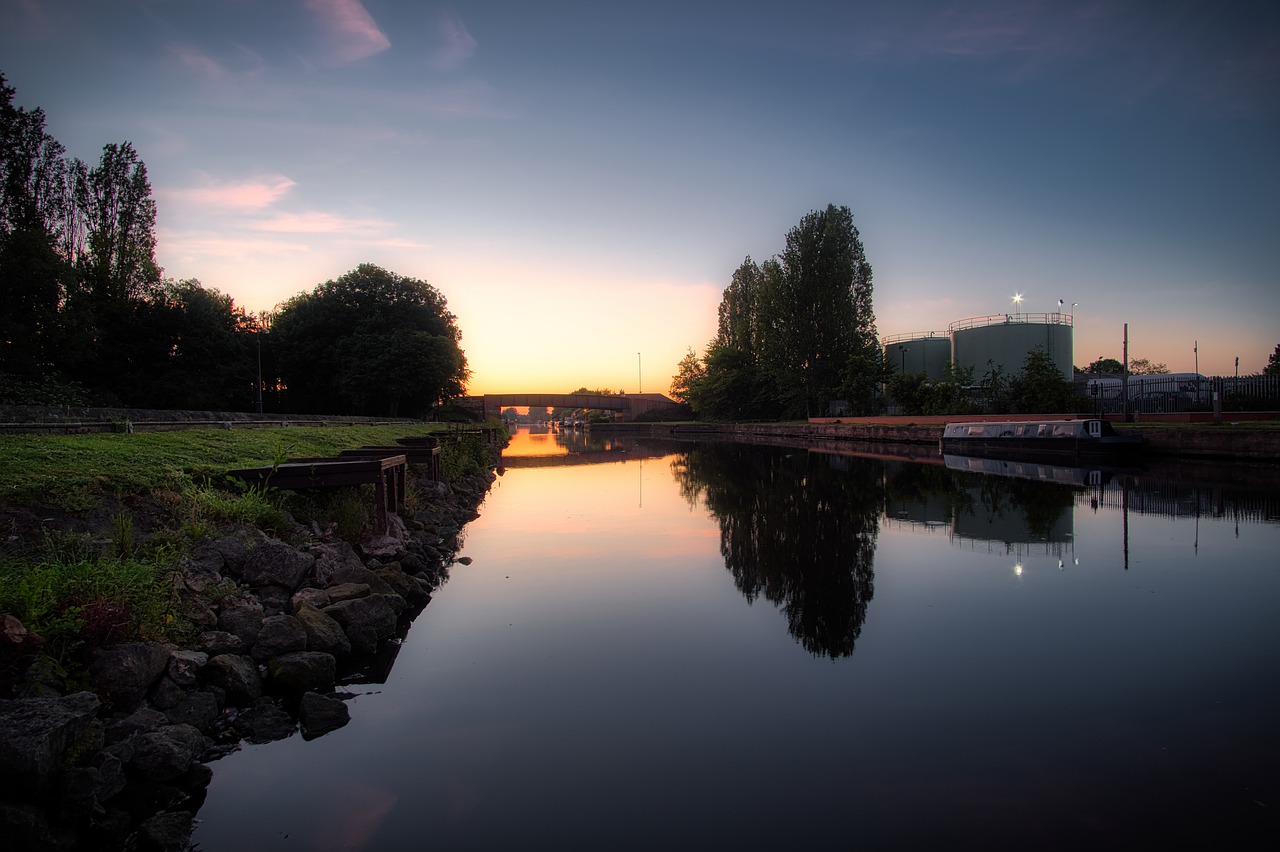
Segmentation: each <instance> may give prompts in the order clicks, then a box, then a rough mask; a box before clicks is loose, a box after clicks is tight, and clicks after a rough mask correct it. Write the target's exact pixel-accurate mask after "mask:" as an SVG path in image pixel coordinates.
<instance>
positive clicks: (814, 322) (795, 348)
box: [762, 204, 876, 416]
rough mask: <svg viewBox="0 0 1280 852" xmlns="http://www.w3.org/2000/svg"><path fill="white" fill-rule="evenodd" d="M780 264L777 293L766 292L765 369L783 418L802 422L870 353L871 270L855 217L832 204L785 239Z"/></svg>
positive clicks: (872, 326)
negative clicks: (856, 358) (860, 356)
mask: <svg viewBox="0 0 1280 852" xmlns="http://www.w3.org/2000/svg"><path fill="white" fill-rule="evenodd" d="M780 260H781V266H782V275H781V278H780V279H779V280H778V281H777V282H776V284H777V285H780V286H776V285H775V286H772V287H768V288H767V290H766V294H765V298H764V307H763V311H762V312H763V315H764V317H765V326H766V327H767V328H768V332H767V334H768V335H769V336H770V337H771V338H772V339H771V341H770V343H771V345H770V346H768V347H766V352H767V358H768V364H769V367H770V368H771V370H772V371H773V372H774V373H775V376H776V377H777V379H778V380H779V388H778V390H779V393H780V396H781V397H783V401H784V404H785V405H786V408H787V413H788V414H790V415H793V416H799V415H805V416H808V415H810V414H812V413H813V412H815V411H821V410H825V408H826V404H827V403H828V402H829V401H830V400H831V399H832V398H834V397H835V396H836V395H837V394H839V392H840V390H839V389H840V386H841V385H842V384H844V383H845V381H846V379H847V376H846V375H845V371H846V369H847V368H848V366H849V361H850V356H851V355H852V354H853V353H854V352H856V351H858V350H859V349H862V348H864V347H866V346H869V345H875V339H876V333H875V316H874V314H873V312H872V306H871V265H870V264H869V263H867V259H866V254H865V252H864V250H863V248H862V242H861V240H860V239H859V235H858V229H857V228H855V227H854V225H853V213H852V212H851V211H850V210H849V208H848V207H836V206H835V205H833V204H829V205H827V208H826V210H823V211H816V210H815V211H813V212H810V213H809V214H808V215H806V216H805V217H804V218H802V219H801V220H800V223H799V224H798V225H796V226H795V227H794V228H792V229H791V230H790V231H789V232H788V233H787V238H786V248H785V249H784V250H783V253H782V256H781V258H780ZM766 280H768V279H766Z"/></svg>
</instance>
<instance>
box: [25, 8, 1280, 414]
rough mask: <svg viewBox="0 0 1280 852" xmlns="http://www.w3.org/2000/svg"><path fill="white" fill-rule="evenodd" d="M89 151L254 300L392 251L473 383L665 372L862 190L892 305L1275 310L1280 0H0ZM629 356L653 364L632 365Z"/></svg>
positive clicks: (1158, 332) (1222, 339) (54, 120)
mask: <svg viewBox="0 0 1280 852" xmlns="http://www.w3.org/2000/svg"><path fill="white" fill-rule="evenodd" d="M0 20H2V21H3V22H4V25H3V27H0V72H3V73H4V74H5V75H6V77H7V78H8V81H9V84H10V85H12V86H14V87H15V88H16V90H17V102H18V104H20V105H22V106H27V107H37V106H38V107H42V108H43V109H44V110H45V112H46V114H47V116H48V129H49V131H50V132H51V133H52V134H53V135H54V136H55V137H56V138H57V139H58V140H59V141H61V142H62V143H63V144H64V145H65V146H66V147H67V149H68V152H69V154H70V155H72V156H76V157H79V158H80V159H83V160H85V161H87V162H89V163H94V162H96V160H97V158H98V156H99V154H100V152H101V148H102V146H103V145H105V144H107V143H110V142H121V141H125V140H128V141H130V142H132V143H133V144H134V146H135V147H136V148H137V150H138V152H139V154H140V155H141V157H142V159H143V160H144V161H145V163H146V164H147V168H148V171H149V174H150V178H151V184H152V188H153V191H154V193H155V196H156V199H157V203H158V205H159V221H158V238H159V248H158V259H159V261H160V263H161V265H162V266H163V267H164V270H165V275H166V276H169V277H173V278H179V279H181V278H197V279H199V280H200V281H201V282H202V283H203V284H204V285H205V286H208V287H215V288H217V289H219V290H222V291H223V292H226V293H229V294H230V295H232V296H233V297H234V298H235V300H236V302H237V303H238V304H240V305H242V306H244V307H246V308H248V309H250V310H266V309H270V308H272V307H273V306H274V305H276V304H277V303H279V302H281V301H282V300H284V299H287V298H288V297H290V296H292V295H294V294H296V293H298V292H301V291H304V290H310V289H311V288H313V287H314V286H315V285H316V284H318V283H320V282H322V281H324V280H326V279H331V278H336V277H338V276H339V275H341V274H343V273H344V272H347V271H349V270H351V269H353V268H354V267H355V266H356V265H357V264H359V263H362V262H370V263H376V264H378V265H380V266H383V267H386V268H387V269H390V270H392V271H394V272H397V273H399V274H401V275H408V276H412V277H415V278H423V279H426V280H428V281H430V282H431V283H432V284H433V285H434V286H435V287H436V288H438V289H439V290H440V291H441V292H442V293H443V294H444V295H445V296H446V298H447V299H448V301H449V305H450V308H451V309H452V310H453V311H454V312H455V313H456V314H457V317H458V325H459V327H460V328H461V329H462V333H463V340H462V345H463V348H464V349H465V351H466V353H467V357H468V360H469V362H470V366H471V368H472V370H473V374H474V375H473V379H472V382H471V386H470V390H471V391H472V392H477V393H480V392H516V391H529V392H533V391H541V392H550V391H566V390H572V389H574V388H577V387H579V386H582V385H585V386H587V387H592V388H594V387H608V388H612V389H615V390H617V389H623V390H626V391H628V392H634V391H636V390H637V389H639V390H643V391H646V392H652V391H665V390H666V389H667V387H668V386H669V384H670V380H671V375H672V373H674V372H675V368H676V363H677V361H678V360H679V359H680V357H681V356H682V355H683V354H684V352H685V349H686V347H693V348H694V349H695V350H696V351H699V352H701V351H702V349H703V347H704V346H705V344H706V343H707V341H708V340H709V339H710V338H711V337H712V336H713V335H714V333H715V321H716V305H717V303H718V302H719V298H720V293H721V291H722V290H723V288H724V287H725V285H727V284H728V282H729V278H730V276H731V274H732V273H733V270H734V269H735V268H736V267H737V266H738V264H739V263H740V262H741V261H742V259H743V257H744V256H745V255H751V256H752V257H754V258H755V259H756V260H764V259H766V258H768V257H769V256H771V255H773V254H776V253H779V252H781V251H782V249H783V247H784V238H785V234H786V232H787V230H788V229H789V228H791V227H792V226H794V225H795V224H796V223H797V222H798V221H799V220H800V218H801V217H802V216H803V215H804V214H805V213H807V212H809V211H810V210H813V209H816V208H822V207H825V206H826V205H827V203H829V202H830V203H835V204H843V205H848V206H849V207H850V208H851V209H852V210H853V212H854V217H855V222H856V224H857V225H858V227H859V229H860V231H861V235H862V241H863V244H864V246H865V247H866V252H867V257H868V259H869V260H870V262H871V264H872V266H873V268H874V272H875V277H874V285H875V308H876V320H877V326H878V329H879V331H880V333H881V334H882V335H892V334H899V333H904V332H912V331H931V330H939V331H945V330H946V328H947V325H948V324H949V323H951V322H953V321H955V320H959V319H962V318H965V317H971V316H978V315H984V314H994V313H1003V312H1005V311H1009V310H1011V309H1012V305H1013V302H1012V297H1013V296H1014V295H1015V294H1018V293H1020V294H1023V298H1024V301H1023V302H1022V310H1023V311H1028V312H1048V311H1053V310H1056V308H1057V303H1058V300H1059V299H1062V300H1064V302H1065V304H1066V305H1067V306H1068V310H1069V306H1070V305H1071V304H1072V303H1078V307H1077V308H1076V309H1075V317H1076V331H1075V358H1074V361H1075V363H1076V364H1078V365H1081V366H1083V365H1085V364H1087V363H1088V362H1089V361H1091V360H1093V359H1094V358H1096V357H1099V356H1107V357H1115V358H1119V357H1120V353H1121V334H1122V328H1123V325H1124V323H1126V322H1127V323H1129V338H1130V354H1131V355H1133V356H1136V357H1147V358H1151V359H1153V360H1156V361H1163V362H1166V363H1167V364H1168V365H1169V367H1170V369H1172V370H1175V371H1190V370H1192V369H1193V368H1194V366H1195V357H1196V356H1195V355H1194V354H1193V346H1194V345H1195V342H1196V341H1198V346H1199V368H1200V371H1201V372H1202V373H1205V374H1218V375H1230V374H1231V373H1232V372H1233V371H1234V363H1235V362H1234V359H1235V358H1236V357H1237V356H1238V357H1239V359H1240V367H1239V369H1240V373H1241V374H1246V373H1253V372H1257V371H1259V370H1261V369H1262V367H1263V366H1264V365H1265V364H1266V361H1267V356H1268V355H1269V354H1270V353H1271V352H1272V351H1273V350H1274V348H1275V346H1276V344H1277V343H1280V276H1278V274H1277V261H1278V260H1280V155H1278V154H1277V152H1280V3H1276V2H1274V0H1268V2H1234V0H1231V1H1230V2H1224V1H1223V0H1216V2H1179V0H1167V1H1166V0H1161V1H1160V2H1122V0H1087V2H1025V1H1023V2H1016V1H1015V0H973V1H972V2H965V1H964V0H954V1H953V0H920V2H916V0H909V1H908V2H899V3H873V2H857V0H853V2H840V3H836V2H823V3H811V2H804V0H798V1H797V2H790V3H786V4H781V3H758V2H751V0H742V2H735V3H725V2H721V3H705V4H704V3H696V2H691V0H682V2H665V0H647V2H644V3H631V4H626V5H623V4H615V3H602V2H598V0H597V1H596V2H558V0H546V2H541V3H529V2H516V1H515V0H494V2H461V3H456V4H453V5H439V4H435V3H431V2H408V1H407V0H365V2H363V3H362V2H359V0H273V2H261V0H202V2H191V1H190V0H132V2H125V0H120V2H102V0H65V2H59V0H0ZM638 383H639V387H638Z"/></svg>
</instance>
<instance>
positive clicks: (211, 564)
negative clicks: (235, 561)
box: [178, 551, 225, 592]
mask: <svg viewBox="0 0 1280 852" xmlns="http://www.w3.org/2000/svg"><path fill="white" fill-rule="evenodd" d="M197 554H198V551H197ZM224 564H225V563H224V562H223V561H222V554H221V553H218V552H217V551H213V556H212V558H209V559H207V560H203V559H200V558H198V555H197V556H184V557H182V558H181V559H180V560H178V570H179V571H180V572H181V574H182V583H183V585H184V586H186V587H187V588H188V589H190V590H191V591H193V592H203V591H204V590H205V589H207V588H208V587H209V586H213V585H216V584H218V583H220V582H222V573H221V569H222V566H223V565H224Z"/></svg>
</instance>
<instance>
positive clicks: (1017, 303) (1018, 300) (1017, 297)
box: [1013, 293, 1022, 317]
mask: <svg viewBox="0 0 1280 852" xmlns="http://www.w3.org/2000/svg"><path fill="white" fill-rule="evenodd" d="M1021 308H1022V294H1021V293H1014V294H1013V315H1014V316H1015V317H1016V316H1017V315H1018V313H1019V311H1020V310H1021Z"/></svg>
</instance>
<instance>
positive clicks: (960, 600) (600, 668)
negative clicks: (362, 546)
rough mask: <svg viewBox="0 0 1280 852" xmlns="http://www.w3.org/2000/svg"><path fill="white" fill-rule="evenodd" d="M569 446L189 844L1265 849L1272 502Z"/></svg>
mask: <svg viewBox="0 0 1280 852" xmlns="http://www.w3.org/2000/svg"><path fill="white" fill-rule="evenodd" d="M565 443H574V442H566V441H564V440H563V439H562V440H560V441H559V442H558V441H557V436H554V435H546V434H544V435H530V434H529V433H527V432H522V433H521V434H520V435H518V436H517V439H516V441H515V442H513V445H512V447H511V448H510V450H509V453H508V461H507V469H506V471H505V473H504V474H503V476H502V477H501V478H500V479H499V480H498V482H497V483H495V485H494V488H493V491H492V493H491V494H490V495H489V497H488V499H487V500H486V502H485V504H484V505H483V506H482V507H481V513H482V514H481V517H480V519H479V520H477V521H475V522H473V523H472V524H470V525H469V526H468V527H467V530H466V532H465V536H466V540H465V546H464V548H463V551H462V552H463V554H464V555H466V556H470V557H472V559H473V560H474V562H473V564H471V565H469V566H462V565H456V566H454V567H453V569H452V572H451V578H450V579H449V581H448V583H447V584H446V585H445V586H444V587H443V588H442V589H441V590H440V591H439V592H438V593H437V595H436V597H435V600H434V601H433V602H432V603H431V604H430V605H429V606H428V607H427V608H426V609H425V610H424V611H423V613H422V614H421V615H420V616H419V617H418V619H417V621H416V623H415V624H414V625H413V627H412V629H411V630H410V632H409V634H408V637H407V639H406V640H405V642H404V644H403V647H402V648H401V649H400V652H399V656H398V658H397V659H396V661H395V665H394V668H393V669H392V670H391V672H390V675H389V676H388V678H387V680H386V682H385V683H381V684H368V685H363V686H354V687H351V688H350V690H351V691H352V692H355V693H358V695H357V697H355V698H354V699H352V700H351V701H350V702H349V705H350V709H351V715H352V720H351V723H350V724H349V725H348V726H347V727H345V728H343V729H341V730H339V731H336V732H334V733H331V734H329V735H327V736H324V737H321V738H320V739H317V740H314V741H311V742H304V741H303V740H302V739H301V738H300V737H297V736H295V737H293V738H291V739H289V740H286V741H283V742H278V743H272V744H269V745H265V746H250V747H246V748H245V749H244V750H243V751H242V752H240V753H237V754H235V755H232V756H230V757H228V758H226V759H224V760H222V761H219V762H218V763H216V764H214V770H215V772H214V780H213V784H212V786H211V788H210V791H209V796H208V799H207V801H206V803H205V805H204V807H203V808H202V810H201V811H200V813H199V815H198V817H199V820H200V824H199V828H198V829H197V832H196V835H195V838H194V840H195V841H196V842H198V843H199V846H200V849H202V850H204V852H221V850H254V849H270V850H276V849H318V850H340V849H342V850H346V849H355V850H396V849H417V848H428V847H430V848H437V849H449V850H457V849H516V848H523V849H672V848H675V849H705V848H717V847H722V848H735V847H736V848H740V849H799V848H819V847H820V848H846V847H847V848H855V847H856V848H860V849H866V848H871V849H885V848H930V847H942V846H949V847H956V846H978V845H982V846H985V847H989V848H1014V847H1015V846H1016V847H1023V848H1082V847H1086V846H1087V847H1091V848H1122V847H1123V848H1128V847H1134V846H1137V847H1146V848H1152V847H1153V846H1158V845H1165V846H1183V845H1191V846H1195V847H1198V848H1249V847H1250V846H1251V845H1255V844H1256V845H1257V846H1258V847H1259V848H1263V847H1265V848H1271V843H1272V842H1274V841H1275V840H1276V839H1277V838H1278V837H1280V834H1277V833H1276V826H1277V816H1278V815H1280V772H1278V771H1277V767H1280V736H1278V735H1277V725H1280V679H1278V678H1277V676H1278V675H1280V653H1278V651H1280V620H1278V619H1277V616H1278V615H1280V557H1278V556H1277V554H1280V494H1278V492H1280V489H1278V488H1277V487H1276V485H1277V483H1276V482H1275V481H1267V480H1266V478H1265V476H1264V477H1262V478H1261V480H1260V481H1259V482H1258V483H1257V484H1256V486H1255V487H1253V488H1246V487H1242V486H1241V485H1240V483H1241V481H1242V480H1241V477H1239V476H1231V477H1225V476H1222V475H1221V473H1220V472H1217V471H1215V470H1214V469H1212V468H1206V469H1204V470H1202V471H1199V472H1193V473H1186V472H1183V473H1182V474H1181V475H1182V476H1183V480H1182V481H1181V482H1179V483H1176V484H1175V483H1172V482H1170V481H1167V480H1162V479H1156V478H1153V477H1152V476H1149V475H1141V476H1133V475H1116V476H1110V477H1108V476H1103V477H1101V478H1099V477H1097V476H1096V475H1095V476H1094V481H1092V482H1090V477H1089V474H1088V473H1087V472H1076V471H1067V470H1060V469H1045V468H1036V467H1035V466H1005V467H1004V468H1003V470H1002V475H989V474H985V473H979V472H973V471H968V470H957V469H953V468H949V467H947V466H946V465H944V464H941V463H940V461H941V460H937V461H935V463H931V464H916V463H909V462H902V461H889V460H884V459H870V458H865V457H853V456H839V455H825V454H821V453H815V452H808V451H806V450H803V449H793V448H783V447H749V446H744V445H732V444H696V445H693V444H684V445H667V446H661V445H656V444H653V443H646V442H636V441H631V440H627V439H611V440H609V441H605V442H599V441H598V442H595V443H594V444H592V445H590V446H588V445H587V444H585V443H583V442H582V441H580V440H579V441H577V442H576V444H575V446H574V448H575V452H572V453H571V452H569V448H568V447H566V446H565ZM586 450H590V451H586ZM953 464H954V465H955V466H957V467H964V466H965V464H966V463H964V462H953ZM1009 474H1015V475H1009ZM1053 479H1057V480H1059V481H1058V482H1053V481H1046V480H1053Z"/></svg>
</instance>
